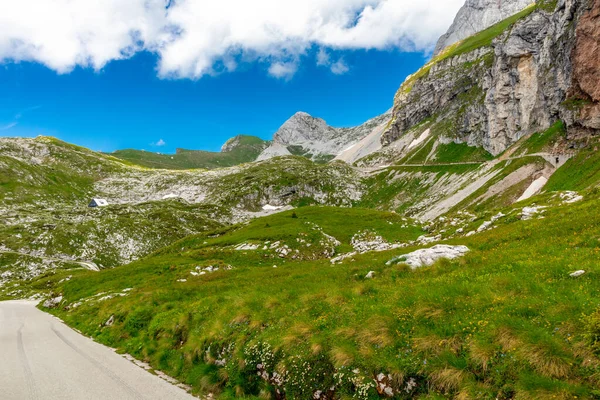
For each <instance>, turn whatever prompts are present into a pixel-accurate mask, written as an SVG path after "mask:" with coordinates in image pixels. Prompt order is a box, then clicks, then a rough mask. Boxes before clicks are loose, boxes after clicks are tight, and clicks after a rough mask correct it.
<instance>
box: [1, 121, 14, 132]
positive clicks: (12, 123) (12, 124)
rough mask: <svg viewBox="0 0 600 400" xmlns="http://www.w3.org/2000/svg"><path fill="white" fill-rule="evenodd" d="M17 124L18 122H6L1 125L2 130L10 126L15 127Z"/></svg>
mask: <svg viewBox="0 0 600 400" xmlns="http://www.w3.org/2000/svg"><path fill="white" fill-rule="evenodd" d="M15 126H17V122H11V123H10V124H6V125H4V126H0V131H7V130H9V129H10V128H14V127H15Z"/></svg>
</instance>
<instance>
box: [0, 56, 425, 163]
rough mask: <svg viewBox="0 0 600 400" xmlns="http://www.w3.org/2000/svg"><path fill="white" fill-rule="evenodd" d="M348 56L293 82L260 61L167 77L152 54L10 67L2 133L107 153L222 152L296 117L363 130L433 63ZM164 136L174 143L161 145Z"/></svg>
mask: <svg viewBox="0 0 600 400" xmlns="http://www.w3.org/2000/svg"><path fill="white" fill-rule="evenodd" d="M311 56H312V57H315V55H314V54H311V55H309V56H308V57H311ZM344 57H345V59H346V61H347V63H348V65H349V71H348V72H347V73H345V74H343V75H335V74H333V73H332V72H331V71H330V70H329V69H327V68H323V67H319V66H317V65H316V62H312V63H311V62H306V63H304V64H303V65H302V66H301V67H300V68H299V70H298V71H297V72H296V74H295V75H294V77H293V78H292V79H290V80H282V79H276V78H274V77H272V76H269V75H268V74H267V73H266V72H265V70H266V69H267V68H268V66H266V65H264V64H260V63H257V64H250V65H247V66H245V67H244V68H242V69H239V70H237V71H235V72H234V73H224V74H221V75H218V76H206V77H203V78H202V79H199V80H189V79H178V80H173V79H160V78H158V77H157V75H156V71H155V65H156V56H155V55H152V54H149V53H140V54H138V55H136V56H134V57H133V58H131V59H128V60H120V61H113V62H112V63H110V64H108V65H106V66H105V67H104V68H103V69H102V70H101V71H98V72H96V71H94V70H93V69H90V68H85V69H84V68H80V67H78V68H76V69H75V70H73V71H72V72H71V73H68V74H62V75H59V74H57V73H56V72H54V71H52V70H50V69H48V68H46V67H44V66H42V65H40V64H37V63H32V62H21V63H9V64H6V65H4V66H2V67H0V93H1V94H0V129H3V130H1V131H0V135H2V136H26V137H32V136H37V135H40V134H42V135H50V136H55V137H58V138H60V139H62V140H65V141H68V142H71V143H76V144H79V145H82V146H86V147H89V148H92V149H94V150H100V151H113V150H116V149H123V148H136V149H146V150H151V151H160V152H173V151H175V148H177V147H181V148H188V149H207V150H219V148H220V146H221V145H222V144H223V142H224V141H225V140H227V139H228V138H230V137H232V136H235V135H237V134H250V135H256V136H259V137H262V138H264V139H270V138H271V137H272V135H273V133H274V132H275V131H276V130H277V128H279V126H280V125H281V124H282V123H283V122H285V120H286V119H287V118H289V117H290V116H291V115H292V114H293V113H295V112H296V111H306V112H308V113H310V114H311V115H313V116H318V117H320V118H324V119H325V120H326V121H327V122H328V123H329V124H331V125H334V126H353V125H357V124H360V123H362V122H364V121H366V120H367V119H369V118H371V117H373V116H376V115H378V114H381V113H383V112H384V111H386V110H387V109H388V108H390V107H391V105H392V100H393V96H394V93H395V92H396V90H397V89H398V87H399V85H400V83H401V82H402V81H403V80H404V78H405V77H406V76H407V75H408V74H410V73H412V72H414V71H415V70H416V69H418V68H419V67H420V66H421V65H422V64H423V62H424V60H425V59H424V55H423V54H422V53H401V52H399V51H375V50H371V51H353V52H348V53H347V54H344ZM13 124H16V125H14V126H11V125H13ZM9 127H10V128H9ZM161 139H162V140H163V141H164V142H165V143H166V144H165V145H164V146H156V145H155V144H156V143H157V142H158V141H159V140H161ZM151 144H154V145H151Z"/></svg>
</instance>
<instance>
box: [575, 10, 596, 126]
mask: <svg viewBox="0 0 600 400" xmlns="http://www.w3.org/2000/svg"><path fill="white" fill-rule="evenodd" d="M576 35H577V39H576V43H575V48H574V49H573V52H572V60H573V61H572V62H573V86H572V88H571V91H570V93H569V95H570V99H571V104H572V105H573V107H571V109H572V111H573V114H572V115H571V118H570V120H569V122H570V125H571V126H572V128H573V129H572V130H573V131H574V133H575V134H577V133H579V134H582V133H583V134H586V133H588V134H589V133H595V132H593V131H596V130H599V129H600V0H593V1H590V3H589V4H588V6H587V7H586V9H585V11H584V13H583V15H582V16H581V18H580V20H579V23H578V25H577V31H576ZM591 131H592V132H591Z"/></svg>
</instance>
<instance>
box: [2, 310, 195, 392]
mask: <svg viewBox="0 0 600 400" xmlns="http://www.w3.org/2000/svg"><path fill="white" fill-rule="evenodd" d="M0 399H2V400H27V399H31V400H34V399H35V400H38V399H39V400H42V399H43V400H54V399H60V400H63V399H65V400H67V399H73V400H75V399H76V400H83V399H89V400H92V399H93V400H108V399H111V400H112V399H115V400H117V399H118V400H129V399H135V400H138V399H168V400H179V399H181V400H184V399H186V400H189V399H195V397H192V396H191V395H189V394H187V393H186V392H185V391H184V390H182V389H180V388H178V387H176V386H173V385H171V384H170V383H168V382H166V381H164V380H162V379H161V378H159V377H157V376H155V375H152V374H151V373H149V372H147V371H145V370H144V369H142V368H140V367H138V366H136V365H135V364H133V363H132V362H131V361H128V360H126V359H125V358H123V357H122V356H120V355H118V354H116V353H115V352H114V351H113V350H111V349H109V348H108V347H105V346H103V345H101V344H98V343H96V342H94V341H93V340H91V339H89V338H86V337H84V336H82V335H80V334H79V333H77V332H75V331H73V330H72V329H70V328H69V327H67V326H66V325H64V324H63V323H62V322H60V321H59V320H58V319H56V318H54V317H53V316H51V315H49V314H46V313H44V312H42V311H40V310H38V309H37V308H35V303H34V302H28V301H6V302H0Z"/></svg>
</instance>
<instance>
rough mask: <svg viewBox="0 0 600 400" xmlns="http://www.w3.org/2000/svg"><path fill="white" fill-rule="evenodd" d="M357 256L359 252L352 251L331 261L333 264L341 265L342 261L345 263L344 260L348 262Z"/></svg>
mask: <svg viewBox="0 0 600 400" xmlns="http://www.w3.org/2000/svg"><path fill="white" fill-rule="evenodd" d="M357 254H358V252H356V251H352V252H350V253H344V254H340V255H339V256H337V257H334V258H332V259H331V260H330V261H331V263H332V264H339V263H341V262H342V261H344V260H346V259H348V258H352V257H354V256H355V255H357Z"/></svg>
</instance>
